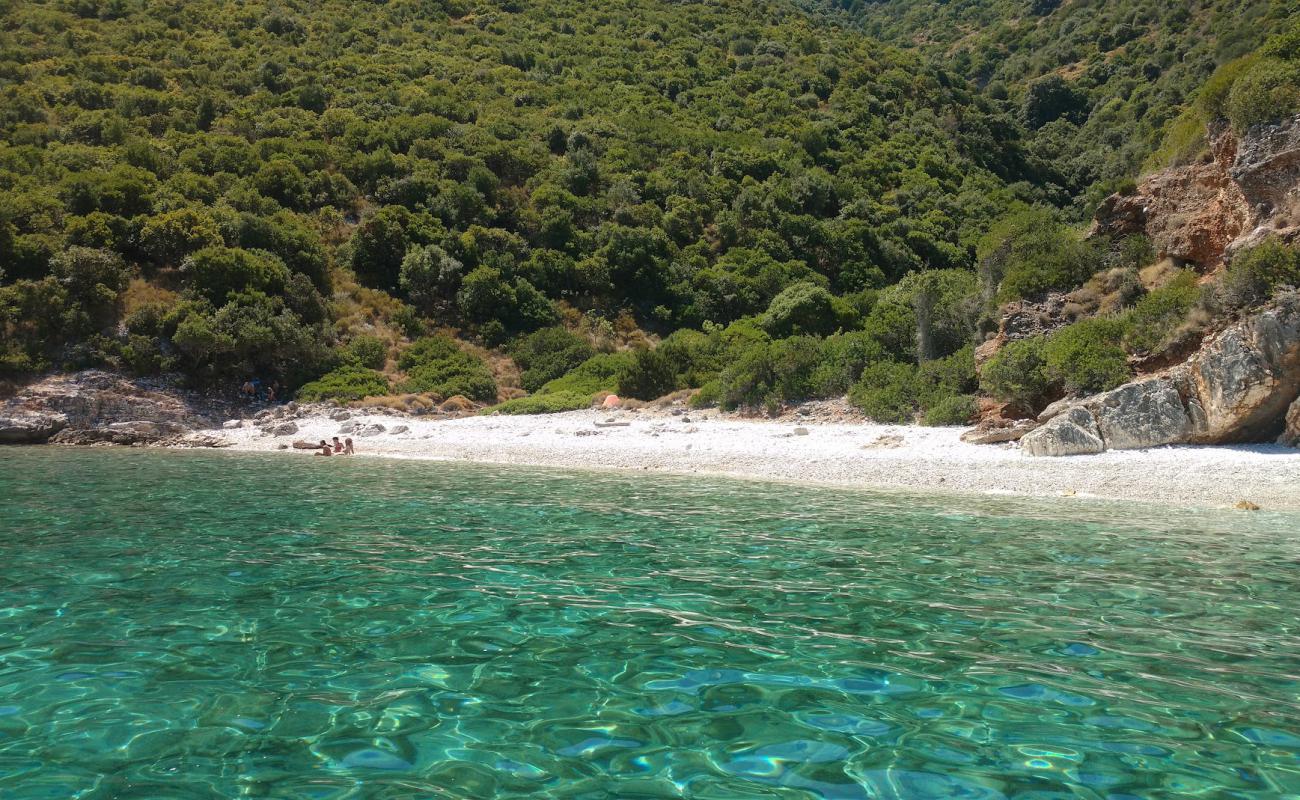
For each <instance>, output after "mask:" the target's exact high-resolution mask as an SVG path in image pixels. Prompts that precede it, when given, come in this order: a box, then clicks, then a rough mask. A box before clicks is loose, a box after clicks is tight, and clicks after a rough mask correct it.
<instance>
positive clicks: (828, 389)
mask: <svg viewBox="0 0 1300 800" xmlns="http://www.w3.org/2000/svg"><path fill="white" fill-rule="evenodd" d="M821 349H822V353H821V363H819V364H818V366H817V370H816V371H815V372H814V374H813V376H812V384H813V393H814V395H815V396H818V397H834V396H836V395H841V394H844V393H845V392H847V391H848V390H849V387H851V386H852V385H853V384H854V383H856V382H857V380H858V378H859V377H860V376H861V375H862V371H863V370H864V369H866V368H867V367H868V366H869V365H871V364H874V363H875V362H877V361H884V360H886V354H885V348H884V347H882V346H881V344H880V342H879V341H877V340H876V338H875V337H873V336H872V335H871V334H869V333H866V332H865V331H853V332H851V333H838V334H835V335H833V336H828V337H827V338H826V339H825V340H823V341H822V348H821Z"/></svg>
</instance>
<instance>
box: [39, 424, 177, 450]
mask: <svg viewBox="0 0 1300 800" xmlns="http://www.w3.org/2000/svg"><path fill="white" fill-rule="evenodd" d="M186 430H188V429H187V428H186V427H185V426H184V425H180V424H177V423H174V422H153V421H150V420H133V421H129V422H112V423H109V424H107V425H103V426H100V427H97V428H64V429H63V430H61V431H59V432H58V433H57V434H55V435H54V436H52V437H51V438H50V443H51V444H64V445H94V444H119V445H146V444H159V443H161V442H163V441H164V440H166V439H170V438H172V437H177V436H180V435H181V434H183V433H185V432H186Z"/></svg>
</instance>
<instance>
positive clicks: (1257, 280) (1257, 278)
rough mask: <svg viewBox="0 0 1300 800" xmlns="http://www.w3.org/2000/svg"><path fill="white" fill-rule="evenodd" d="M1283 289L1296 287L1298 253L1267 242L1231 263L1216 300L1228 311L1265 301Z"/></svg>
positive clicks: (1299, 266) (1298, 282) (1299, 265)
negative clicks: (1219, 300) (1220, 301)
mask: <svg viewBox="0 0 1300 800" xmlns="http://www.w3.org/2000/svg"><path fill="white" fill-rule="evenodd" d="M1283 286H1292V287H1300V250H1298V249H1296V248H1294V247H1288V246H1287V245H1285V244H1282V242H1280V241H1278V240H1277V239H1269V240H1267V241H1265V242H1264V243H1263V244H1260V245H1258V246H1256V247H1253V248H1251V249H1250V250H1247V251H1245V252H1243V253H1239V254H1238V255H1237V257H1236V258H1234V259H1233V260H1232V263H1231V264H1229V265H1228V269H1227V271H1226V272H1225V273H1224V275H1223V278H1222V280H1221V282H1220V285H1219V297H1220V299H1221V300H1222V302H1223V303H1224V305H1226V306H1227V307H1229V308H1248V307H1250V306H1254V305H1258V304H1260V303H1263V302H1265V301H1267V300H1268V299H1269V298H1271V297H1272V296H1273V293H1274V292H1276V291H1277V290H1278V289H1279V288H1280V287H1283Z"/></svg>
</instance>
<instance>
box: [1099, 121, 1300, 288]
mask: <svg viewBox="0 0 1300 800" xmlns="http://www.w3.org/2000/svg"><path fill="white" fill-rule="evenodd" d="M1209 139H1210V158H1209V159H1208V160H1206V161H1204V162H1202V163H1198V164H1192V165H1189V166H1183V167H1175V168H1171V169H1166V170H1162V171H1160V172H1156V173H1154V174H1152V175H1149V176H1147V177H1145V178H1143V179H1142V180H1141V181H1140V182H1139V183H1138V185H1137V188H1136V189H1135V190H1134V191H1133V192H1129V193H1125V194H1114V195H1111V196H1110V197H1108V198H1106V200H1105V201H1104V202H1103V203H1102V204H1101V207H1100V208H1098V210H1097V213H1096V217H1095V221H1094V223H1093V229H1092V232H1093V234H1107V235H1111V236H1124V235H1128V234H1134V233H1143V234H1146V235H1147V237H1149V238H1150V239H1151V242H1152V244H1153V245H1154V246H1155V248H1156V251H1157V253H1158V254H1159V256H1160V257H1162V258H1172V259H1174V260H1175V261H1177V262H1179V263H1185V264H1190V265H1193V266H1195V267H1196V268H1197V269H1198V270H1200V271H1202V272H1213V271H1214V270H1216V269H1218V268H1219V266H1220V265H1221V264H1222V263H1223V261H1224V258H1225V256H1226V257H1231V255H1232V253H1233V252H1234V251H1235V250H1237V249H1239V248H1241V247H1243V246H1249V245H1250V244H1252V243H1254V242H1256V241H1258V240H1259V239H1261V238H1263V237H1264V236H1269V235H1275V236H1280V237H1282V238H1283V239H1285V240H1289V241H1297V240H1300V116H1297V117H1294V118H1292V119H1290V120H1287V121H1285V122H1282V123H1280V124H1277V125H1264V126H1259V127H1256V128H1252V129H1251V130H1250V131H1249V132H1247V133H1246V134H1245V135H1244V136H1237V135H1235V134H1234V133H1233V132H1232V131H1231V130H1229V129H1228V128H1227V126H1226V123H1222V124H1217V125H1214V126H1212V127H1211V129H1210V131H1209Z"/></svg>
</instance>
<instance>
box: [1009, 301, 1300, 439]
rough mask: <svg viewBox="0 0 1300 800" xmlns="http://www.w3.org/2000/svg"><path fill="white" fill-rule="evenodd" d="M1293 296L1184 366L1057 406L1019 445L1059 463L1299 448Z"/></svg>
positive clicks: (1298, 342) (1299, 323) (1299, 352)
mask: <svg viewBox="0 0 1300 800" xmlns="http://www.w3.org/2000/svg"><path fill="white" fill-rule="evenodd" d="M1298 398H1300V292H1290V293H1287V294H1285V295H1283V296H1281V297H1279V298H1278V299H1277V301H1276V302H1275V303H1274V304H1273V305H1272V306H1270V307H1269V308H1267V309H1265V310H1263V311H1260V312H1258V313H1256V314H1254V315H1252V316H1250V317H1248V318H1246V319H1245V320H1243V321H1241V322H1239V323H1238V324H1236V325H1233V326H1232V327H1230V328H1228V329H1227V330H1224V331H1222V332H1221V333H1219V334H1218V335H1216V336H1214V337H1212V338H1211V339H1209V340H1208V341H1207V342H1206V344H1205V345H1203V346H1202V347H1201V349H1200V350H1199V351H1197V353H1196V354H1195V355H1193V356H1192V358H1190V359H1189V360H1188V361H1187V362H1186V363H1184V364H1180V365H1178V366H1177V367H1173V368H1171V369H1169V370H1166V371H1165V372H1162V373H1159V374H1156V375H1152V376H1150V377H1147V378H1143V379H1141V380H1137V381H1133V382H1131V383H1127V384H1124V385H1123V386H1120V387H1119V388H1117V389H1113V390H1111V391H1109V392H1104V393H1102V394H1098V395H1094V396H1092V397H1089V398H1085V399H1082V400H1077V401H1071V402H1066V403H1058V404H1055V405H1054V406H1051V407H1049V408H1048V409H1046V410H1045V411H1044V412H1043V414H1041V415H1040V416H1039V418H1038V421H1039V422H1040V423H1042V424H1041V425H1040V426H1039V427H1037V428H1035V429H1033V430H1031V431H1029V432H1028V433H1026V434H1025V435H1024V437H1023V438H1022V439H1021V440H1020V443H1021V447H1023V448H1024V450H1025V452H1027V453H1029V454H1030V455H1036V456H1063V455H1079V454H1086V453H1100V452H1102V451H1104V450H1108V449H1114V450H1126V449H1137V448H1145V447H1156V446H1160V445H1168V444H1230V443H1238V442H1265V441H1272V440H1275V439H1279V437H1280V439H1279V440H1280V441H1283V442H1284V443H1294V442H1296V441H1300V399H1298Z"/></svg>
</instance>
